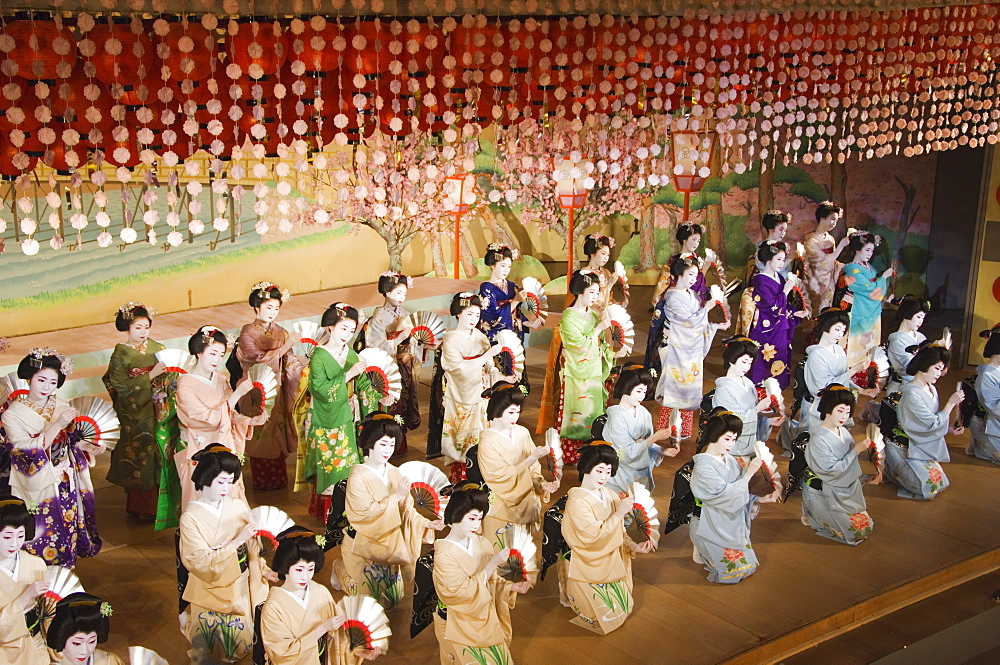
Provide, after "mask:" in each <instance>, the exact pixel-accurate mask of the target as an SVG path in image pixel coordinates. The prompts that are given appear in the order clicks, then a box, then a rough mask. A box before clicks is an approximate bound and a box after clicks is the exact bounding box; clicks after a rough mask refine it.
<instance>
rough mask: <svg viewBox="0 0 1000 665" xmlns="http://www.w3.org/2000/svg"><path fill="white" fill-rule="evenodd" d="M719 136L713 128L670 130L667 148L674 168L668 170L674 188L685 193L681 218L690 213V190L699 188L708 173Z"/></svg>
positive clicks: (687, 216) (685, 217)
mask: <svg viewBox="0 0 1000 665" xmlns="http://www.w3.org/2000/svg"><path fill="white" fill-rule="evenodd" d="M717 142H718V136H717V135H716V134H715V132H709V133H699V132H694V131H690V130H681V131H677V130H675V131H673V132H671V141H670V152H671V156H672V157H673V160H672V161H673V165H674V168H673V172H672V173H671V174H670V178H671V180H673V184H674V189H676V190H677V191H678V192H681V193H682V194H684V218H683V221H685V222H686V221H688V219H689V218H690V214H691V194H692V193H696V192H700V191H701V188H702V187H704V185H705V181H706V180H707V179H708V176H709V175H710V173H711V165H712V156H713V155H714V153H715V149H716V145H717Z"/></svg>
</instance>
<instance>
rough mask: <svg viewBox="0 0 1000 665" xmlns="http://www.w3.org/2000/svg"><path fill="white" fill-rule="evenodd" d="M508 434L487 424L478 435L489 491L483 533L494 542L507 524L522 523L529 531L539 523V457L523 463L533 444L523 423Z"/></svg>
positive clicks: (482, 471) (483, 470)
mask: <svg viewBox="0 0 1000 665" xmlns="http://www.w3.org/2000/svg"><path fill="white" fill-rule="evenodd" d="M511 435H512V438H507V436H506V435H504V434H502V433H500V432H499V431H498V430H495V429H492V428H487V429H485V430H483V433H482V436H481V437H480V439H479V470H480V472H481V473H482V474H483V480H484V481H485V482H486V484H487V485H488V486H489V488H490V492H491V494H492V497H491V499H490V510H489V513H488V514H487V515H486V516H485V517H484V518H483V536H484V537H485V538H486V539H487V540H489V541H491V542H494V543H495V542H497V540H498V535H499V533H500V532H501V531H503V529H504V528H505V527H506V526H507V525H508V524H521V525H524V526H525V527H526V528H527V529H528V531H530V532H531V533H538V532H539V530H540V528H541V525H542V499H541V493H542V488H541V485H542V483H543V482H545V478H543V477H542V465H541V464H540V463H539V461H538V460H535V461H534V462H532V463H531V465H530V466H529V465H526V464H525V463H524V461H525V460H526V459H528V457H529V456H530V455H531V453H532V452H533V451H534V449H535V444H534V443H533V442H532V440H531V433H530V432H528V429H527V428H526V427H524V426H522V425H516V424H515V425H514V427H513V429H512V431H511Z"/></svg>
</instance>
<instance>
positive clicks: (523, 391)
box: [517, 383, 528, 397]
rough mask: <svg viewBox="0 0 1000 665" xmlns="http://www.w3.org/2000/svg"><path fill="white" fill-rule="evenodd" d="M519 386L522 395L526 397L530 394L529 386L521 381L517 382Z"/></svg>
mask: <svg viewBox="0 0 1000 665" xmlns="http://www.w3.org/2000/svg"><path fill="white" fill-rule="evenodd" d="M517 388H518V390H520V391H521V394H522V395H524V396H525V397H527V396H528V386H526V385H524V384H523V383H519V384H517Z"/></svg>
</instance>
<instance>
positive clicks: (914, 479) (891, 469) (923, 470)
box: [885, 383, 951, 500]
mask: <svg viewBox="0 0 1000 665" xmlns="http://www.w3.org/2000/svg"><path fill="white" fill-rule="evenodd" d="M928 388H930V389H929V390H928ZM900 392H901V393H902V396H901V397H900V398H899V407H897V409H896V414H897V416H898V417H899V427H900V429H902V430H903V433H904V434H906V436H907V438H909V440H910V447H909V448H908V449H905V450H904V449H903V448H901V447H900V446H897V445H895V444H891V443H890V442H889V441H886V446H885V475H886V477H887V478H888V479H889V480H891V481H893V482H894V483H896V484H897V485H899V492H897V496H900V497H904V498H907V499H923V500H927V499H933V498H934V497H935V496H937V495H938V494H939V493H940V492H941V491H942V490H944V488H946V487H948V476H946V475H945V473H944V470H943V469H942V468H941V462H950V461H951V456H950V455H949V454H948V444H947V443H946V442H945V439H944V436H945V434H947V433H948V427H949V425H950V423H949V421H948V412H946V411H939V410H938V394H937V389H936V388H934V386H918V385H916V384H913V383H909V384H907V385H905V386H903V389H902V391H900Z"/></svg>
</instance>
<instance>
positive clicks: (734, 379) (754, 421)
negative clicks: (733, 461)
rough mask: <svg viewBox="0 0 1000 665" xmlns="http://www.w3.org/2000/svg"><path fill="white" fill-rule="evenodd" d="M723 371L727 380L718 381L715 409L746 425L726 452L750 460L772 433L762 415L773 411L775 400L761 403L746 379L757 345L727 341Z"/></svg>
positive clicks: (748, 341) (740, 339) (749, 341)
mask: <svg viewBox="0 0 1000 665" xmlns="http://www.w3.org/2000/svg"><path fill="white" fill-rule="evenodd" d="M722 344H723V346H724V347H725V350H724V351H723V352H722V368H723V370H724V371H725V372H726V374H725V376H720V377H719V378H718V379H716V380H715V393H714V394H713V395H712V406H713V407H721V408H723V409H725V410H727V411H729V412H731V413H732V414H733V415H734V416H736V417H737V418H739V419H740V422H742V423H743V426H742V428H741V431H740V433H739V436H738V437H737V439H736V441H735V442H734V443H733V445H732V446H731V447H730V448H729V450H727V451H726V452H727V453H728V454H729V455H733V456H735V457H746V458H749V457H751V456H753V454H754V445H755V444H756V443H757V441H766V440H767V438H768V437H767V436H761V434H765V433H766V434H769V433H770V423H768V424H764V423H762V422H761V421H762V420H766V419H764V418H762V417H761V414H763V413H765V412H767V411H769V410H770V409H771V406H772V405H771V398H770V397H764V398H763V399H761V398H760V397H759V396H758V393H757V387H756V386H755V385H754V383H753V381H751V380H750V379H748V378H747V377H746V374H747V372H748V371H750V368H751V367H752V366H753V363H754V360H755V359H756V358H757V353H758V348H757V343H756V342H754V341H753V340H752V339H750V338H748V337H733V338H731V339H727V340H726V341H724V342H723V343H722Z"/></svg>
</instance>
